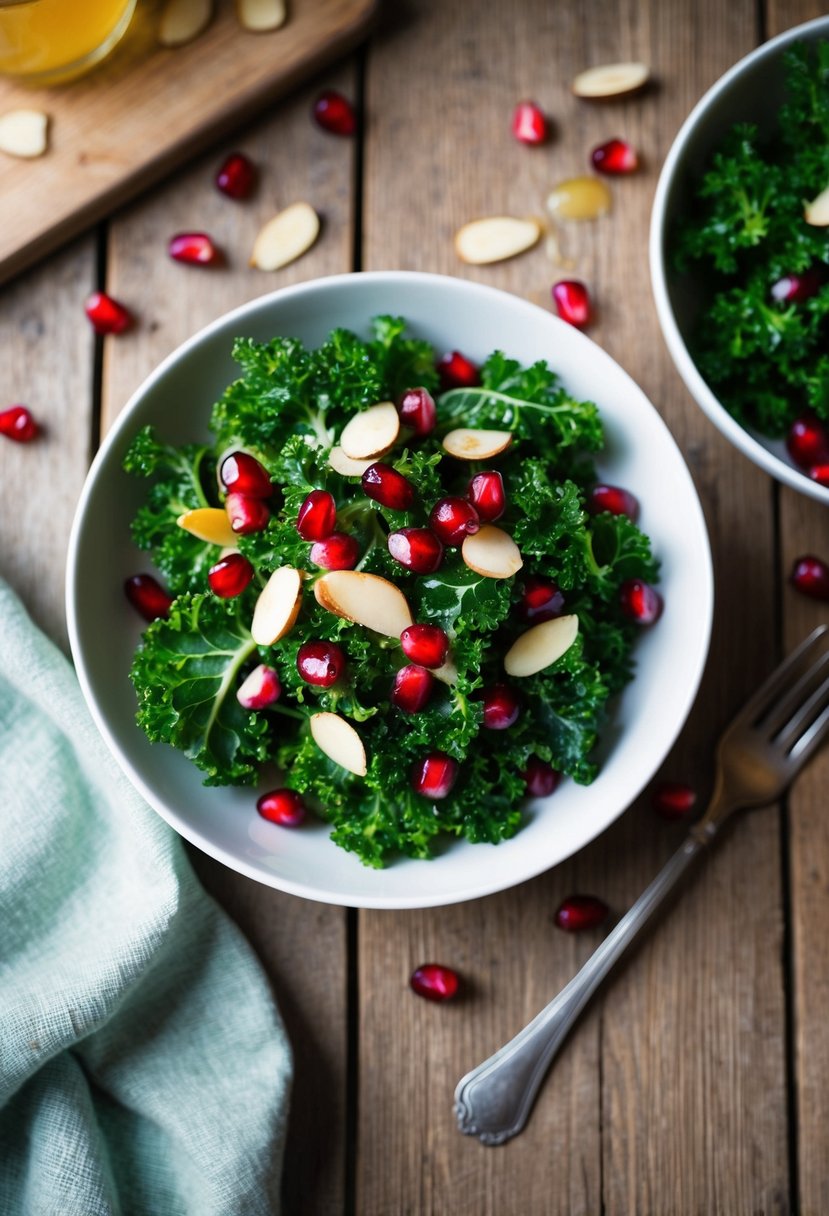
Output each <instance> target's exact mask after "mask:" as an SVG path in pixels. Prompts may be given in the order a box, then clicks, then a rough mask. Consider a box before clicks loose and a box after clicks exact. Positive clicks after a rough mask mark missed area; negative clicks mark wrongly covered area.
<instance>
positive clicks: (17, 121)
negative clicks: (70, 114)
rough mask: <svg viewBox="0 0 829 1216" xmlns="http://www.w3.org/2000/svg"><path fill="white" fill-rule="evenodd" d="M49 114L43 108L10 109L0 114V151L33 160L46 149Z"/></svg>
mask: <svg viewBox="0 0 829 1216" xmlns="http://www.w3.org/2000/svg"><path fill="white" fill-rule="evenodd" d="M48 127H49V115H48V114H44V113H43V111H42V110H9V111H8V113H7V114H3V115H0V152H6V153H7V154H8V155H9V156H21V157H23V158H24V159H25V160H33V159H34V158H35V157H36V156H42V155H43V153H44V152H45V151H46V146H47V143H48V140H47V131H48Z"/></svg>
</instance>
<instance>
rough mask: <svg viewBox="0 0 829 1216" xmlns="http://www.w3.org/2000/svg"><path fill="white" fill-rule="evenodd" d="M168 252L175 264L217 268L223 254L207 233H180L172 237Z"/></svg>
mask: <svg viewBox="0 0 829 1216" xmlns="http://www.w3.org/2000/svg"><path fill="white" fill-rule="evenodd" d="M167 252H168V253H169V255H170V257H171V258H172V259H173V261H174V262H186V263H187V264H188V265H190V266H215V265H216V264H217V263H218V262H220V261H221V254H220V253H219V250H218V249H217V248H216V246H215V245H214V244H213V241H212V240H211V239H210V237H209V236H208V235H207V233H206V232H178V233H176V235H175V236H171V237H170V240H169V242H168V245H167Z"/></svg>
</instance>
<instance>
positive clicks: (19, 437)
mask: <svg viewBox="0 0 829 1216" xmlns="http://www.w3.org/2000/svg"><path fill="white" fill-rule="evenodd" d="M39 434H40V427H39V426H38V424H37V423H36V422H35V420H34V418H33V417H32V413H31V411H30V410H29V408H28V406H25V405H10V406H9V407H8V409H5V410H0V435H5V436H6V438H7V439H13V440H14V441H15V443H31V442H32V440H33V439H36V438H37V436H38V435H39Z"/></svg>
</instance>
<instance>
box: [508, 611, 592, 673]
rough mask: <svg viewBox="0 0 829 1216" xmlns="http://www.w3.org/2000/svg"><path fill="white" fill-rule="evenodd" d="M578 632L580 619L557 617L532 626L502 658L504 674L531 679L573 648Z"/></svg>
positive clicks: (573, 616) (571, 616)
mask: <svg viewBox="0 0 829 1216" xmlns="http://www.w3.org/2000/svg"><path fill="white" fill-rule="evenodd" d="M578 632H579V618H578V617H577V616H575V615H570V616H557V617H554V618H553V620H551V621H542V622H541V624H540V625H533V626H532V628H531V629H528V630H527V631H526V633H522V634H521V637H520V638H516V640H515V641H514V642H513V644H512V646H510V648H509V650H508V651H507V653H506V654H505V655H504V671H505V672H506V673H507V675H508V676H534V675H535V673H536V672H537V671H543V670H544V668H545V667H549V666H550V664H551V663H555V661H556V660H557V659H560V658H561V656H562V655H563V654H564V653H565V651H567V650H569V649H570V647H571V646H572V645H573V643H574V642H575V640H576V635H577V634H578Z"/></svg>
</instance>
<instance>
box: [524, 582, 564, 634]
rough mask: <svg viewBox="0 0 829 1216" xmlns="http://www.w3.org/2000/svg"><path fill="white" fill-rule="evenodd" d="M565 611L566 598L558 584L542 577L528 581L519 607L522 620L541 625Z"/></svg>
mask: <svg viewBox="0 0 829 1216" xmlns="http://www.w3.org/2000/svg"><path fill="white" fill-rule="evenodd" d="M563 610H564V596H563V595H562V593H561V590H560V588H559V586H558V583H554V582H553V580H552V579H551V578H542V577H541V576H540V575H533V576H532V577H531V578H528V579H527V581H526V582H525V583H524V586H523V588H522V591H521V601H520V603H519V605H518V615H519V616H520V617H521V619H522V620H524V621H531V622H532V623H533V625H540V624H541V622H542V621H551V620H553V618H554V617H557V616H561V614H562V612H563Z"/></svg>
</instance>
